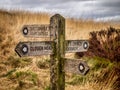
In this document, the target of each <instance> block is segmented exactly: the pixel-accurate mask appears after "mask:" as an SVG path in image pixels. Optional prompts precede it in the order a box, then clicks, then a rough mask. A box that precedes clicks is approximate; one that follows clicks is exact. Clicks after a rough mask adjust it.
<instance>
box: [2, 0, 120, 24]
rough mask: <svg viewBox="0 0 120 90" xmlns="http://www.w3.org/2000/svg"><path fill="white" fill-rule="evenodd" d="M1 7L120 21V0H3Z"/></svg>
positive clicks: (76, 17)
mask: <svg viewBox="0 0 120 90" xmlns="http://www.w3.org/2000/svg"><path fill="white" fill-rule="evenodd" d="M0 4H1V5H0V9H4V10H22V11H30V12H42V13H48V14H55V13H59V14H62V15H63V16H65V17H69V18H75V19H79V18H80V19H85V20H86V19H91V20H94V21H104V22H106V21H110V22H120V12H119V11H120V0H114V1H113V0H99V1H98V0H59V1H58V0H35V1H34V0H1V1H0Z"/></svg>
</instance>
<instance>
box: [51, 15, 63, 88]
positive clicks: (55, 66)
mask: <svg viewBox="0 0 120 90" xmlns="http://www.w3.org/2000/svg"><path fill="white" fill-rule="evenodd" d="M50 27H51V28H50V29H51V35H52V36H53V38H52V40H53V41H54V43H53V45H52V47H53V55H51V62H50V83H51V84H50V88H51V90H65V71H64V59H63V58H62V57H65V19H64V17H62V16H61V15H59V14H56V15H54V16H52V17H51V19H50Z"/></svg>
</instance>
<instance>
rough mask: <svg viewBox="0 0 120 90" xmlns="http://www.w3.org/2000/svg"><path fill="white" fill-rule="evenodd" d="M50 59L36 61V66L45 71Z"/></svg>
mask: <svg viewBox="0 0 120 90" xmlns="http://www.w3.org/2000/svg"><path fill="white" fill-rule="evenodd" d="M49 64H50V59H40V60H39V61H36V65H37V67H38V68H40V69H46V68H49Z"/></svg>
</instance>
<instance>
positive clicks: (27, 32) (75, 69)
mask: <svg viewBox="0 0 120 90" xmlns="http://www.w3.org/2000/svg"><path fill="white" fill-rule="evenodd" d="M21 31H22V34H23V35H24V36H25V37H40V38H46V37H49V38H50V39H51V41H39V42H38V41H37V42H20V43H18V45H17V46H16V48H15V51H16V52H17V54H18V55H19V56H21V57H23V56H36V55H37V56H39V55H50V58H51V60H50V89H51V90H65V72H70V73H75V74H81V75H86V74H87V72H88V71H89V66H88V65H87V63H86V62H85V61H82V60H75V59H67V58H65V53H74V52H85V51H87V50H88V48H89V42H88V41H87V40H65V18H64V17H62V16H61V15H59V14H55V15H54V16H52V17H51V18H50V25H25V26H24V27H23V28H22V30H21Z"/></svg>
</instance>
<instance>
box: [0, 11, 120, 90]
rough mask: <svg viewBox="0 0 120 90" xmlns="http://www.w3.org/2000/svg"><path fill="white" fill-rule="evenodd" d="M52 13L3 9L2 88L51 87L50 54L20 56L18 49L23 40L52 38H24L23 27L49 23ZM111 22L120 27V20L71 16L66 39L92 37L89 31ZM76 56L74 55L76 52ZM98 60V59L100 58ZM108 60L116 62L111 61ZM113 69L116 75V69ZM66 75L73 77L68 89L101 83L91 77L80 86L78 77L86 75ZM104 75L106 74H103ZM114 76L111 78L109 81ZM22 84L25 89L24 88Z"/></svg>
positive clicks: (87, 88) (35, 89) (0, 45)
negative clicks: (107, 20) (111, 20)
mask: <svg viewBox="0 0 120 90" xmlns="http://www.w3.org/2000/svg"><path fill="white" fill-rule="evenodd" d="M50 17H51V15H49V14H46V13H31V12H24V11H4V10H0V72H1V73H0V90H11V89H15V90H27V89H29V90H43V89H44V90H49V89H48V88H49V74H48V73H49V56H40V58H39V57H30V58H19V57H18V56H17V54H16V53H15V51H14V49H15V46H16V45H17V43H18V42H20V41H36V40H37V41H38V40H39V41H42V40H49V39H48V38H45V39H38V38H37V39H35V38H24V37H23V35H22V34H21V32H20V30H21V28H22V26H23V25H31V24H49V19H50ZM110 26H111V27H114V28H118V29H119V28H120V23H109V22H95V21H93V20H82V19H78V20H76V19H71V18H67V19H66V39H67V40H76V39H78V40H79V39H89V37H90V36H89V33H90V32H91V31H100V30H101V29H106V28H108V27H110ZM68 56H69V55H68ZM70 56H71V55H70ZM72 56H73V57H74V55H72ZM98 59H99V58H98ZM90 60H92V59H90ZM95 60H96V62H97V59H96V58H95ZM100 60H101V59H100ZM97 63H98V62H97ZM107 64H109V65H112V64H111V62H108V63H107ZM109 65H108V66H109ZM104 70H106V69H104ZM95 73H97V72H95ZM110 73H111V74H112V75H113V73H114V72H110ZM89 76H90V75H89ZM86 77H87V76H86ZM86 77H85V78H86ZM108 77H109V78H110V79H111V76H110V75H108ZM31 78H32V79H31ZM43 78H44V80H43ZM66 78H67V82H72V81H73V82H72V84H68V85H67V87H66V90H77V89H78V90H80V89H81V90H96V89H97V88H98V87H99V84H100V83H97V82H94V83H93V82H92V83H89V81H87V82H86V83H87V84H85V85H84V86H80V85H78V84H75V83H76V80H78V82H80V80H81V79H83V78H82V77H79V76H76V77H75V75H71V74H68V75H67V76H66ZM87 78H88V77H87ZM95 78H97V76H95ZM101 78H103V77H102V76H101ZM116 78H117V77H114V78H113V79H114V80H115V79H116ZM90 79H92V77H90ZM110 79H109V80H108V81H109V82H110ZM73 83H74V84H75V85H74V84H73ZM113 83H114V82H112V84H113ZM79 84H80V83H79ZM91 84H92V85H91ZM110 84H111V83H110ZM95 85H97V86H95ZM107 85H108V84H107ZM7 86H8V87H7ZM22 87H23V88H24V89H22ZM107 87H108V88H107ZM38 88H39V89H38ZM73 88H74V89H73ZM106 88H107V89H106ZM106 88H105V89H100V88H99V90H111V89H110V88H109V85H108V86H106Z"/></svg>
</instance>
